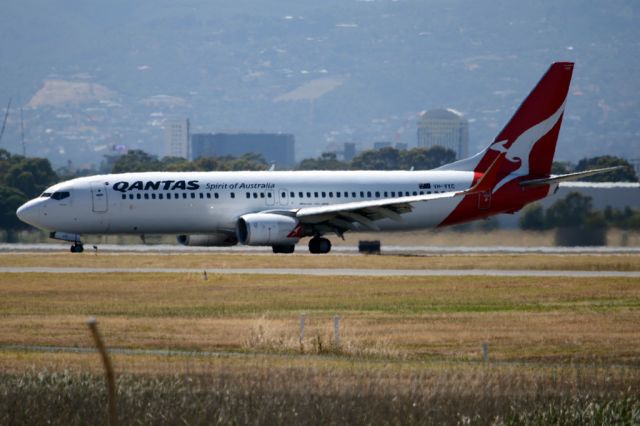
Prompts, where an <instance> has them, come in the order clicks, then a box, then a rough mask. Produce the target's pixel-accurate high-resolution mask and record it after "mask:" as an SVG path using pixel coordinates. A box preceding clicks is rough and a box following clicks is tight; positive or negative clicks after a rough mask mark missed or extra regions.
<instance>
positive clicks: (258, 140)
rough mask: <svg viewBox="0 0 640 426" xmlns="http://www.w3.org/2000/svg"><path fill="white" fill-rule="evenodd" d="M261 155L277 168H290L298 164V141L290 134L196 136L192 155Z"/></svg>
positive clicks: (205, 134)
mask: <svg viewBox="0 0 640 426" xmlns="http://www.w3.org/2000/svg"><path fill="white" fill-rule="evenodd" d="M250 152H253V153H256V154H261V155H262V156H263V157H264V159H265V160H267V162H268V163H275V164H276V167H282V168H289V167H293V165H294V164H295V138H294V136H293V135H292V134H288V133H194V134H193V135H191V153H192V156H193V159H194V160H197V159H198V158H200V157H223V156H226V155H231V156H234V157H239V156H241V155H242V154H247V153H250Z"/></svg>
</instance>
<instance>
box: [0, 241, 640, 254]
mask: <svg viewBox="0 0 640 426" xmlns="http://www.w3.org/2000/svg"><path fill="white" fill-rule="evenodd" d="M84 248H85V251H93V245H92V244H85V246H84ZM296 249H297V253H302V254H307V253H308V251H307V248H306V246H305V245H301V246H299V247H296ZM98 250H99V251H100V252H114V253H122V252H134V253H138V252H139V253H147V252H148V253H209V252H210V253H256V254H257V253H264V254H271V248H270V247H250V246H241V245H238V246H233V247H187V246H182V245H178V244H131V245H120V244H100V245H99V246H98ZM68 251H69V244H67V243H64V244H62V243H52V244H0V253H19V252H43V253H48V252H68ZM381 251H382V253H383V254H395V253H397V254H412V253H415V254H474V253H475V254H478V253H479V254H481V253H504V254H535V253H538V254H640V247H613V246H596V247H543V246H539V247H519V246H480V247H455V246H398V245H384V244H383V245H382V247H381ZM331 252H332V253H358V248H357V247H356V246H341V245H334V246H333V248H332V249H331Z"/></svg>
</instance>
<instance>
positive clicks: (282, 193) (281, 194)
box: [278, 188, 289, 206]
mask: <svg viewBox="0 0 640 426" xmlns="http://www.w3.org/2000/svg"><path fill="white" fill-rule="evenodd" d="M287 195H288V194H287V189H286V188H280V190H279V191H278V203H279V204H280V205H281V206H286V205H287V204H289V202H288V200H287Z"/></svg>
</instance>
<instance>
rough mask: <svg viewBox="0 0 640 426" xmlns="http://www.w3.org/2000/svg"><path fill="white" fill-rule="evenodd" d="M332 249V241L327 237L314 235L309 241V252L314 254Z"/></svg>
mask: <svg viewBox="0 0 640 426" xmlns="http://www.w3.org/2000/svg"><path fill="white" fill-rule="evenodd" d="M330 251H331V241H329V240H328V239H326V238H321V237H313V238H312V239H311V240H310V241H309V252H310V253H313V254H326V253H329V252H330Z"/></svg>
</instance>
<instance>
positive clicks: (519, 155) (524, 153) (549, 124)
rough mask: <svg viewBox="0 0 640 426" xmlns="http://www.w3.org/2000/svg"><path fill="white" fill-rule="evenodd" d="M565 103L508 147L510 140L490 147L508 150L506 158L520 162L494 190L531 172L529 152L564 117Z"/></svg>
mask: <svg viewBox="0 0 640 426" xmlns="http://www.w3.org/2000/svg"><path fill="white" fill-rule="evenodd" d="M565 103H566V101H565V102H563V103H562V105H560V108H558V110H557V111H556V112H554V113H553V114H551V116H549V118H547V119H545V120H543V121H541V122H540V123H538V124H536V125H535V126H533V127H530V128H529V129H527V130H526V131H524V132H523V133H522V134H521V135H520V136H518V138H517V139H516V140H515V142H513V143H512V144H511V146H509V147H508V148H507V147H506V145H507V143H508V142H509V141H508V140H504V141H499V142H496V143H494V144H492V145H491V146H490V147H489V149H491V150H493V151H497V152H499V153H503V152H506V155H505V160H507V161H509V162H511V163H514V164H518V163H519V164H520V165H519V166H518V168H517V169H516V170H514V171H512V172H511V173H509V174H508V175H507V176H505V177H504V178H502V180H500V182H498V183H497V184H496V186H495V187H494V188H493V192H495V191H497V190H498V189H500V187H502V185H504V184H505V183H507V182H509V181H510V180H512V179H514V178H516V177H519V176H524V175H526V174H529V172H530V168H529V154H530V153H531V150H532V149H533V146H534V145H535V144H536V142H538V141H539V140H540V139H541V138H542V137H543V136H544V135H546V134H547V133H549V132H550V131H551V129H553V128H554V127H555V125H556V124H557V123H558V120H560V117H562V114H563V113H564V105H565ZM525 170H526V173H525Z"/></svg>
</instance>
